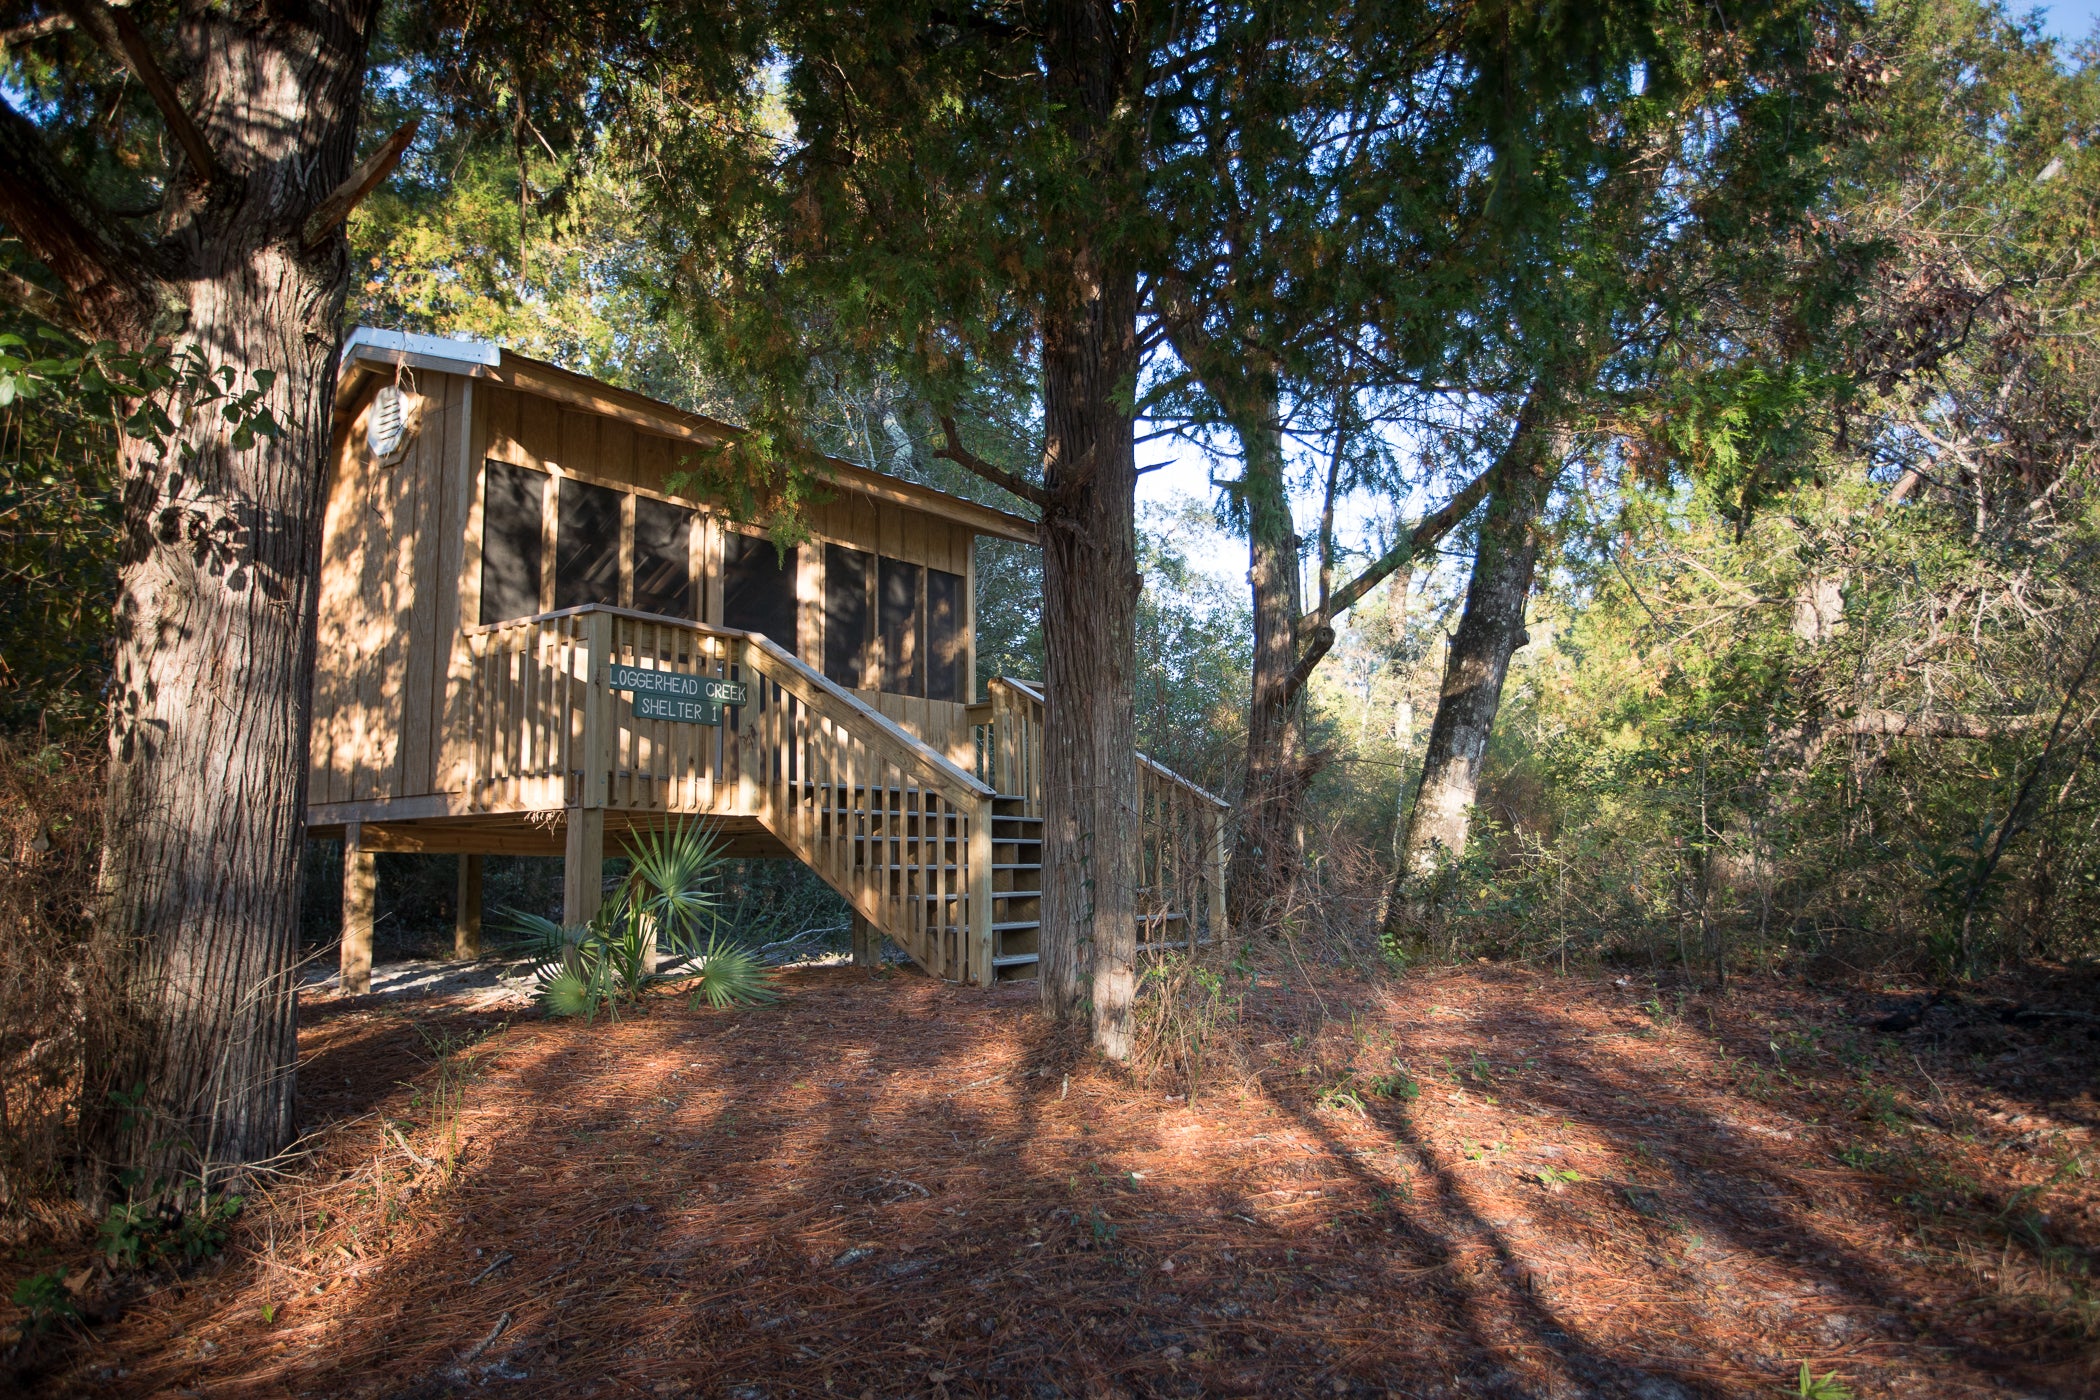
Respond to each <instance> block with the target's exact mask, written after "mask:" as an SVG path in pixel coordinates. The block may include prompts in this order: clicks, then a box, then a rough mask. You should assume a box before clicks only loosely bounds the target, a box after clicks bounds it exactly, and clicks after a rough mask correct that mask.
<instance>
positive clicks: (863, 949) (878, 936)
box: [853, 909, 882, 967]
mask: <svg viewBox="0 0 2100 1400" xmlns="http://www.w3.org/2000/svg"><path fill="white" fill-rule="evenodd" d="M853 965H854V966H855V967H881V966H882V932H881V930H879V929H877V928H876V927H875V925H873V924H871V923H869V922H868V921H867V919H866V918H865V917H864V916H863V915H862V914H861V912H860V910H858V909H856V910H854V911H853Z"/></svg>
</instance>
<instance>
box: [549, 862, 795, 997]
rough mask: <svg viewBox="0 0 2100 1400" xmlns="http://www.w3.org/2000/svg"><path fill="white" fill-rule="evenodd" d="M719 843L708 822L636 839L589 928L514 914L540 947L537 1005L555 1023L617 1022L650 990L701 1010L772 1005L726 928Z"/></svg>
mask: <svg viewBox="0 0 2100 1400" xmlns="http://www.w3.org/2000/svg"><path fill="white" fill-rule="evenodd" d="M722 849H723V848H722V843H721V840H720V839H719V837H718V835H717V834H716V832H715V830H714V828H713V827H711V826H710V825H708V824H706V823H704V822H695V823H685V822H680V823H679V824H677V825H676V826H672V827H668V828H664V829H661V830H656V831H646V832H636V833H634V834H633V835H632V836H630V837H629V839H628V842H627V859H628V868H627V873H626V875H625V876H623V877H622V878H621V880H620V883H619V884H618V886H616V887H615V888H614V889H613V890H612V891H611V892H610V893H609V894H608V895H607V897H606V900H605V903H604V904H603V905H601V906H600V907H599V909H598V912H597V913H596V914H594V915H592V916H591V919H590V920H589V922H587V923H581V924H561V923H557V922H556V921H555V920H553V919H549V918H545V917H543V916H541V915H538V914H528V913H522V912H519V911H515V910H513V911H511V912H510V914H509V920H508V921H509V923H510V925H511V926H512V927H513V928H515V929H517V930H518V931H519V932H521V933H524V934H526V935H528V936H529V937H531V938H532V939H533V940H535V942H536V944H537V948H536V952H537V954H538V958H539V963H538V966H537V968H536V973H537V976H538V979H539V992H540V1004H541V1005H542V1006H544V1007H545V1008H546V1010H547V1012H548V1014H549V1015H553V1016H581V1017H583V1018H584V1019H585V1020H586V1021H589V1020H591V1019H593V1018H595V1017H596V1016H597V1015H598V1014H599V1013H600V1012H601V1011H602V1012H605V1013H606V1014H608V1015H612V1016H618V1015H619V1013H620V1010H621V1009H622V1008H623V1007H628V1006H632V1005H633V1004H634V1003H635V1001H636V1000H637V999H638V998H640V996H641V995H642V993H643V992H644V991H645V990H647V989H648V988H649V987H651V986H654V985H660V984H664V983H670V982H685V983H688V984H690V986H691V989H692V1001H693V1004H694V1005H695V1006H698V1005H699V1004H700V1003H701V1002H703V1001H704V1002H706V1003H707V1004H708V1005H709V1006H713V1007H723V1006H735V1005H753V1004H758V1003H763V1002H769V1001H772V1000H773V999H774V998H775V996H776V995H777V993H775V992H774V991H773V989H772V987H771V986H770V985H769V983H770V981H771V975H770V974H769V973H768V972H767V971H766V969H765V968H764V967H763V966H762V965H761V964H760V963H759V961H758V959H757V958H756V957H754V956H753V955H752V954H751V952H750V950H749V949H747V948H744V947H742V946H741V945H739V944H737V943H736V942H734V941H733V940H732V939H730V938H729V937H728V936H727V934H726V933H725V932H724V930H723V929H722V928H721V924H720V908H719V899H718V893H717V891H718V887H719V884H720V875H721V867H722V862H723V854H722Z"/></svg>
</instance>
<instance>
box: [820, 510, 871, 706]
mask: <svg viewBox="0 0 2100 1400" xmlns="http://www.w3.org/2000/svg"><path fill="white" fill-rule="evenodd" d="M874 562H875V559H874V556H873V555H871V554H868V553H866V552H865V551H862V550H858V549H851V548H849V547H847V546H846V545H842V544H827V545H825V546H824V674H825V675H826V676H828V677H829V678H831V679H832V680H834V681H837V682H838V683H839V684H840V685H845V686H853V687H856V688H857V687H860V686H864V685H866V684H867V657H868V642H869V640H870V629H869V627H868V584H869V582H870V581H871V580H870V578H869V575H871V574H872V573H873V572H874V569H873V567H872V566H873V564H874Z"/></svg>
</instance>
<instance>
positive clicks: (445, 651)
mask: <svg viewBox="0 0 2100 1400" xmlns="http://www.w3.org/2000/svg"><path fill="white" fill-rule="evenodd" d="M378 387H379V386H378V384H376V383H375V384H371V385H368V386H367V387H366V389H365V391H364V393H363V394H362V395H361V398H360V401H359V402H358V403H357V404H356V406H355V411H354V413H353V414H352V415H351V420H350V427H349V431H348V433H347V434H346V436H345V438H344V440H343V441H342V442H341V443H339V444H337V446H336V450H335V453H334V457H333V461H332V463H331V470H330V479H329V485H328V504H327V509H326V514H325V516H324V524H323V526H322V535H321V550H322V553H321V586H320V602H319V616H318V619H317V621H318V635H317V658H316V660H317V664H316V665H315V668H314V697H313V716H314V718H313V746H312V759H311V763H312V768H311V774H310V780H309V783H310V785H309V792H308V797H307V800H308V801H309V802H311V803H315V804H320V803H332V802H370V801H377V800H382V799H388V798H398V797H416V796H422V795H426V794H429V793H433V792H438V791H442V790H444V789H446V788H450V787H451V786H453V780H452V776H451V773H450V764H449V762H448V759H447V755H446V753H445V742H446V740H445V734H446V728H447V726H446V725H445V723H444V715H445V712H446V704H447V691H448V686H449V680H450V675H449V673H450V671H451V665H450V660H451V653H452V650H453V647H454V645H455V639H456V638H457V637H458V635H459V602H460V595H459V589H458V586H457V581H458V579H459V577H460V571H461V568H462V567H463V562H464V550H463V547H462V546H463V543H464V541H465V538H466V533H467V520H468V512H469V509H470V505H471V504H472V502H471V500H470V498H471V495H472V492H473V486H474V484H475V483H474V481H472V480H469V478H468V476H467V473H466V472H465V471H464V470H463V463H464V461H465V460H466V455H465V454H466V452H467V449H468V435H469V433H468V429H469V418H470V415H471V413H472V402H473V395H474V389H473V387H471V385H470V381H468V380H467V379H464V378H462V377H460V376H457V375H450V374H437V373H432V372H430V371H418V372H415V373H414V374H413V375H409V376H404V378H403V381H402V387H403V388H404V389H411V390H413V392H415V393H416V394H417V395H419V396H420V398H421V404H420V407H419V416H418V418H417V419H416V421H415V424H414V436H413V438H412V439H411V441H410V444H409V448H408V451H407V454H406V456H404V457H403V458H402V460H401V461H399V462H398V463H396V464H395V465H393V466H390V467H389V466H381V465H380V464H379V463H377V462H376V461H374V460H373V459H372V455H371V453H370V452H368V451H367V450H366V448H365V425H366V415H367V413H368V412H369V410H370V407H371V399H372V394H373V393H374V392H376V390H377V388H378ZM441 774H442V780H441V776H440V775H441Z"/></svg>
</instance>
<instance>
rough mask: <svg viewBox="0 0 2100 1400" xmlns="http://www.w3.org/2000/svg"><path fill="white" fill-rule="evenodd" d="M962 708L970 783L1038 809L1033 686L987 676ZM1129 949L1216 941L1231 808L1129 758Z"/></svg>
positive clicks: (1039, 695) (1039, 744)
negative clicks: (973, 773) (1133, 939)
mask: <svg viewBox="0 0 2100 1400" xmlns="http://www.w3.org/2000/svg"><path fill="white" fill-rule="evenodd" d="M986 690H987V696H986V699H985V700H984V701H983V702H981V703H980V704H978V705H976V706H973V707H972V714H971V717H970V718H971V723H972V726H973V730H974V736H975V739H974V744H973V746H972V747H973V752H974V753H975V754H976V755H977V776H978V778H979V779H981V780H982V781H985V782H988V783H990V784H991V785H992V786H993V787H994V788H995V789H997V790H998V792H999V793H1000V795H1001V796H1007V797H1018V798H1020V799H1021V800H1022V803H1023V809H1024V810H1025V811H1026V812H1027V813H1028V815H1030V816H1041V815H1042V810H1043V721H1044V714H1045V710H1046V708H1047V707H1046V705H1045V702H1044V697H1043V690H1042V687H1041V686H1040V685H1039V684H1038V683H1037V682H1034V681H1024V680H1016V679H1014V678H1013V677H1011V676H994V677H993V678H992V680H991V683H990V684H989V685H988V686H987V687H986ZM1137 766H1138V833H1139V840H1138V945H1139V949H1140V951H1148V952H1160V951H1165V950H1167V949H1172V948H1189V947H1192V946H1194V945H1195V944H1196V943H1198V942H1202V941H1208V940H1211V939H1219V938H1222V937H1223V936H1224V934H1225V816H1226V814H1227V813H1228V812H1230V811H1231V809H1232V808H1231V804H1230V803H1228V802H1226V801H1225V799H1223V798H1222V797H1219V796H1217V795H1216V794H1215V793H1212V792H1209V791H1207V790H1205V789H1204V788H1203V787H1201V786H1199V785H1198V784H1196V783H1193V782H1191V781H1189V780H1188V779H1187V778H1184V777H1183V776H1181V774H1179V773H1177V772H1175V771H1174V770H1173V769H1171V768H1169V767H1167V766H1166V765H1165V764H1164V763H1159V762H1155V761H1154V760H1153V759H1151V758H1148V757H1146V756H1145V755H1144V754H1139V755H1137Z"/></svg>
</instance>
